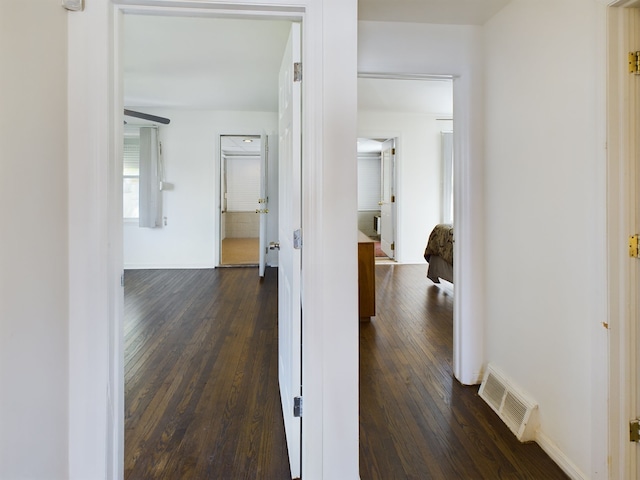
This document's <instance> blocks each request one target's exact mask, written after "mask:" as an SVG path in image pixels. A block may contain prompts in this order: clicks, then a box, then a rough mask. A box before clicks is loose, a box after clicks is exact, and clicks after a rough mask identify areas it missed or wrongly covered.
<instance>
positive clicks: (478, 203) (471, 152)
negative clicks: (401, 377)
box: [358, 22, 484, 384]
mask: <svg viewBox="0 0 640 480" xmlns="http://www.w3.org/2000/svg"><path fill="white" fill-rule="evenodd" d="M482 45H483V39H482V27H477V26H464V25H429V24H416V23H406V22H403V23H391V22H358V71H359V72H369V73H395V74H407V73H411V74H431V75H433V74H438V75H452V76H453V77H454V79H453V100H454V101H453V118H454V122H453V123H454V126H453V130H454V132H455V135H454V150H455V152H456V154H455V159H454V163H455V165H454V170H455V172H456V188H455V212H454V218H455V225H456V227H455V228H456V243H455V245H454V256H455V258H456V261H455V263H454V275H455V278H456V295H455V299H454V302H455V305H454V358H453V369H454V374H455V376H456V378H457V379H458V380H460V381H461V382H462V383H464V384H475V383H479V381H480V379H481V376H482V369H483V359H484V354H483V346H484V342H483V338H482V336H483V332H484V318H483V315H484V291H483V288H484V287H483V285H484V265H483V263H484V246H483V242H484V234H483V232H484V222H483V212H484V190H483V189H484V181H483V175H484V168H483V161H484V146H483V135H484V134H483V125H484V111H483V108H484V107H483V104H484V102H483V95H484V89H483V80H484V75H483V56H482V55H483V52H482Z"/></svg>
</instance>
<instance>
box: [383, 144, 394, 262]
mask: <svg viewBox="0 0 640 480" xmlns="http://www.w3.org/2000/svg"><path fill="white" fill-rule="evenodd" d="M395 144H396V141H395V139H393V138H392V139H390V140H387V141H385V142H384V143H383V144H382V164H381V168H382V175H381V177H382V178H381V182H380V183H381V195H380V197H381V198H380V248H381V249H382V251H383V252H384V254H385V255H386V256H387V257H389V258H392V259H394V258H395V248H396V247H395V236H396V223H395V222H396V194H395V156H396V148H395Z"/></svg>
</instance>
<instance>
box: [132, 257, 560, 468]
mask: <svg viewBox="0 0 640 480" xmlns="http://www.w3.org/2000/svg"><path fill="white" fill-rule="evenodd" d="M376 277H377V279H376V281H377V316H376V317H374V318H373V319H372V321H371V322H370V323H362V324H361V325H360V332H361V335H360V477H361V478H362V480H377V479H379V480H393V479H398V480H400V479H447V480H450V479H473V480H478V479H487V480H489V479H491V480H493V479H523V480H524V479H535V480H538V479H539V480H543V479H544V480H552V479H564V478H567V477H566V476H565V475H564V474H563V473H562V472H561V470H560V469H559V468H558V467H557V466H556V465H555V464H554V463H553V462H552V461H551V460H550V459H549V458H548V457H547V456H546V455H545V454H544V452H542V450H541V449H540V448H539V447H538V446H537V445H536V444H527V445H522V444H520V443H519V442H518V441H517V440H516V439H515V437H514V436H513V434H512V433H511V432H510V431H509V430H508V429H507V427H506V426H504V424H502V422H501V421H500V420H498V418H497V417H496V415H495V414H494V413H493V412H492V411H491V410H490V409H489V407H488V406H486V404H485V403H484V402H483V401H482V400H481V399H480V398H479V397H478V396H477V387H464V386H462V385H460V384H459V383H458V382H457V381H455V380H453V376H452V370H451V358H452V352H451V345H452V322H451V317H452V309H453V289H452V287H451V286H447V284H443V286H441V287H438V286H435V285H433V284H432V283H431V282H430V281H429V280H428V279H427V278H426V270H425V267H424V266H415V265H377V266H376ZM276 290H277V274H276V271H275V270H274V269H267V275H266V278H265V280H264V281H263V282H260V281H259V280H258V278H257V271H256V269H252V268H239V269H234V268H227V269H216V270H147V271H143V270H138V271H134V270H132V271H127V272H126V274H125V316H126V321H125V344H126V345H125V357H126V358H125V362H126V364H125V369H126V371H125V382H126V388H125V396H126V398H125V406H126V412H125V478H126V479H127V480H138V479H140V480H142V479H144V480H147V479H175V480H177V479H198V480H200V479H203V480H204V479H224V480H235V479H268V480H272V479H273V480H280V479H282V480H286V479H289V478H291V477H290V473H289V470H288V459H287V451H286V443H285V438H284V428H283V420H282V412H281V407H280V398H279V393H278V383H277V351H276V350H277V326H276V318H277V312H276V309H277V292H276ZM354 321H357V319H356V320H354Z"/></svg>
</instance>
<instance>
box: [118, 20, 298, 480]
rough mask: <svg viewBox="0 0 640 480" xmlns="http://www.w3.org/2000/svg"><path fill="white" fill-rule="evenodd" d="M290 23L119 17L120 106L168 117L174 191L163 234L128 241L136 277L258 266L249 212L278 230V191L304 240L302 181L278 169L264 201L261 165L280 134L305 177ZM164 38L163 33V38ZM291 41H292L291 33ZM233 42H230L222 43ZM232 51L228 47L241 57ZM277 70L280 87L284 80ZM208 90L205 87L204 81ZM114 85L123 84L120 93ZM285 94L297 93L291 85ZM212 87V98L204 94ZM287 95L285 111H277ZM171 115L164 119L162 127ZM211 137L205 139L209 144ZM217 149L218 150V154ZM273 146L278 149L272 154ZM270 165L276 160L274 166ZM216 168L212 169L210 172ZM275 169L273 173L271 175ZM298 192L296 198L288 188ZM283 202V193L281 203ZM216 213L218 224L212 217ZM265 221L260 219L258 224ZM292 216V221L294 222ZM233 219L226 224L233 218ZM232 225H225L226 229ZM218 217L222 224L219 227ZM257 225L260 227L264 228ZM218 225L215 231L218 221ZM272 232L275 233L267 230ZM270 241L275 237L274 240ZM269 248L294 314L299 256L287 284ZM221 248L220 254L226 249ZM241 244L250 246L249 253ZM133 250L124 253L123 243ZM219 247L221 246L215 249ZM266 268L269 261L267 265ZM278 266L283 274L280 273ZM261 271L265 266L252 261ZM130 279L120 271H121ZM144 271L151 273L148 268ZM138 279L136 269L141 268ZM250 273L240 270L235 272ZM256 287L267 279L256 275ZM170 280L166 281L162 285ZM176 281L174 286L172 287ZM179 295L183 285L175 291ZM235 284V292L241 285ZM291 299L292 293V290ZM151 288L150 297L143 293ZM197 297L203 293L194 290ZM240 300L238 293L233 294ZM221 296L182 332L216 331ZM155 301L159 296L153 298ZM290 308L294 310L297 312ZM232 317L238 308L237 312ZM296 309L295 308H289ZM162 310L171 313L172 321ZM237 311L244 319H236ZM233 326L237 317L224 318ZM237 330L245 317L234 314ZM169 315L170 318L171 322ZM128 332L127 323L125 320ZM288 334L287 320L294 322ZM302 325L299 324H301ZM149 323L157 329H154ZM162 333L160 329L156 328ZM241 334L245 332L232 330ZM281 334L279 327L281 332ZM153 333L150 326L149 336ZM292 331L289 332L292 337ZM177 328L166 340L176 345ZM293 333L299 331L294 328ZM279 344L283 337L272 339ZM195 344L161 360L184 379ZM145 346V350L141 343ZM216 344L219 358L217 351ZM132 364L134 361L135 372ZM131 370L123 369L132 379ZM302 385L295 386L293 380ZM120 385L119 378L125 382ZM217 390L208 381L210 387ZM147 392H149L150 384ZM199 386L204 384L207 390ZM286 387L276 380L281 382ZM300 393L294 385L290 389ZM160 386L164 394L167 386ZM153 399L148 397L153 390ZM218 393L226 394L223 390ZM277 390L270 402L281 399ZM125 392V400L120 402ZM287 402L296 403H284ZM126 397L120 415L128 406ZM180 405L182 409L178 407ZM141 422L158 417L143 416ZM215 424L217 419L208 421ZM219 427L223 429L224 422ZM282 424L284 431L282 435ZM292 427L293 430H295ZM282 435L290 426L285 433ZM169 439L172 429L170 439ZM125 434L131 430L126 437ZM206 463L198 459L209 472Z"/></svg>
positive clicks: (129, 456)
mask: <svg viewBox="0 0 640 480" xmlns="http://www.w3.org/2000/svg"><path fill="white" fill-rule="evenodd" d="M286 18H287V19H286V20H284V19H274V18H273V17H272V18H269V19H256V18H251V19H249V18H247V19H239V18H214V17H201V16H184V17H183V16H175V17H174V16H156V15H142V14H125V15H123V16H122V17H121V21H122V24H123V28H122V31H123V38H122V44H123V45H117V47H121V46H123V47H124V48H117V50H122V51H123V52H124V55H123V65H122V67H123V68H122V72H123V73H122V77H123V78H122V80H123V82H122V83H123V85H124V88H123V91H122V92H121V93H122V96H123V103H124V107H125V108H129V107H135V108H136V111H144V112H148V113H150V114H155V115H167V116H170V117H171V124H170V125H167V126H166V127H162V128H163V160H164V163H163V164H164V166H165V167H166V176H167V178H170V179H171V183H172V188H171V189H170V191H164V190H163V191H161V192H160V195H161V196H163V200H165V202H163V204H162V205H163V209H164V211H163V213H162V215H163V218H167V219H168V222H165V223H164V225H162V228H155V229H148V230H145V231H138V230H136V231H135V232H134V234H135V235H138V236H142V235H144V236H145V238H144V242H143V243H144V249H140V255H146V257H145V258H152V257H153V258H152V260H151V261H149V262H147V263H142V262H138V265H152V267H151V268H153V269H156V270H162V269H167V270H169V269H171V270H172V272H170V273H176V272H173V270H180V271H181V272H182V271H187V272H190V271H193V270H194V269H197V270H198V272H201V271H202V270H205V269H207V270H209V271H210V273H211V272H212V271H211V269H213V268H215V267H217V266H220V265H221V264H223V263H224V264H225V265H232V264H233V265H242V264H245V265H255V266H257V265H258V263H259V258H260V255H259V252H260V253H261V252H263V251H264V249H259V248H257V241H256V240H257V238H262V236H261V235H260V233H262V232H263V231H266V224H264V228H263V223H262V222H260V221H256V220H257V219H256V218H255V217H256V216H257V215H258V212H256V209H257V206H259V205H261V206H263V207H264V210H266V211H267V212H268V208H269V204H268V201H269V200H268V197H269V196H270V197H272V198H271V201H272V203H271V205H272V206H273V207H272V215H273V217H274V219H276V218H277V217H278V216H279V217H280V219H282V218H283V212H282V211H281V209H280V208H279V206H278V205H279V204H278V196H279V195H278V193H279V192H278V188H280V189H282V188H284V187H287V186H288V188H289V190H292V189H293V190H295V191H294V194H289V195H287V196H286V197H285V198H286V200H287V202H286V203H285V202H283V203H282V204H280V205H285V206H286V208H287V209H291V208H292V206H293V205H294V204H296V202H297V204H298V208H297V209H296V210H295V212H289V210H287V211H286V212H284V216H285V217H286V218H288V219H290V220H291V222H290V224H287V226H288V227H289V226H291V227H292V231H295V229H297V230H298V231H300V228H301V227H300V223H301V219H302V213H301V209H300V208H299V205H300V204H301V192H302V187H301V185H300V182H301V178H302V177H301V175H300V174H298V175H291V171H292V168H283V169H282V170H283V171H284V172H285V173H287V174H289V175H291V177H285V179H284V181H281V179H278V180H279V182H278V183H277V184H274V185H273V188H272V190H271V191H270V195H267V194H265V182H263V181H262V180H263V178H264V177H265V175H264V173H265V172H266V168H265V166H264V165H263V162H265V161H266V160H265V159H266V158H267V155H266V154H265V147H266V144H267V142H266V138H268V135H272V136H278V133H279V132H281V131H286V132H288V136H289V137H287V138H288V140H287V139H285V140H282V138H283V137H284V136H283V135H280V137H281V139H280V144H281V145H283V147H282V148H281V149H279V148H274V151H276V152H277V151H280V152H282V153H281V154H280V156H279V157H280V161H283V159H284V158H285V157H286V158H287V159H288V164H287V165H288V166H290V167H292V166H295V167H296V168H297V169H298V171H299V170H300V168H301V158H302V149H301V144H302V141H301V139H302V130H301V125H302V120H301V115H302V108H301V104H302V102H301V95H300V91H301V87H300V84H299V83H300V82H299V81H296V82H298V84H297V85H294V86H293V87H289V90H294V91H295V92H296V94H297V97H296V98H293V99H292V98H291V96H292V94H289V96H288V97H287V96H286V94H283V93H282V92H283V90H286V88H284V87H281V85H284V81H285V80H291V79H293V75H292V71H293V69H294V64H295V61H297V62H299V56H300V50H301V44H302V41H301V37H300V23H299V22H296V21H294V20H292V18H291V15H289V16H287V17H286ZM166 32H171V35H167V33H166ZM292 32H295V35H294V34H293V33H292ZM230 39H234V41H232V42H230V41H229V40H230ZM230 45H234V48H237V49H238V50H237V51H232V50H233V49H232V48H231V47H230ZM292 45H293V50H294V53H295V54H297V56H298V60H292V58H294V57H293V54H292V52H291V51H292ZM248 51H252V52H253V54H252V55H255V58H253V57H252V58H249V57H248V56H247V52H248ZM202 58H207V59H208V61H207V62H202ZM222 62H224V64H225V66H226V68H224V69H221V68H220V64H221V63H222ZM176 65H179V71H180V74H179V75H177V74H176V73H175V71H176ZM283 69H284V72H285V73H286V75H287V76H286V77H285V78H284V80H283ZM202 80H204V81H202ZM116 83H119V82H116ZM289 83H293V81H292V82H289ZM212 85H216V86H217V88H211V86H212ZM283 95H285V96H284V100H283ZM282 104H284V105H287V106H288V108H289V110H290V112H289V116H288V117H286V116H283V115H282V114H281V110H282V107H281V106H282ZM169 113H170V114H171V115H169ZM283 118H285V119H287V118H289V123H287V124H285V125H284V127H286V128H284V129H283V125H282V122H283ZM225 131H226V132H228V131H232V132H233V131H235V132H256V131H264V132H265V133H264V134H263V135H242V136H241V135H224V134H222V133H221V132H225ZM212 132H213V134H212ZM218 141H219V143H218ZM276 143H278V142H276ZM216 146H218V151H219V152H220V155H219V157H218V158H219V160H220V163H219V164H217V163H215V162H212V161H211V152H215V151H216ZM273 158H274V161H275V159H276V158H277V157H276V155H274V157H273ZM214 165H215V166H214ZM275 167H276V168H274V169H272V171H274V172H275V173H278V169H277V163H276V165H275ZM294 183H295V184H296V185H295V186H293V185H292V184H294ZM288 193H290V192H288ZM216 209H218V212H220V213H219V215H217V213H218V212H216ZM265 213H266V212H265ZM294 213H297V214H298V216H299V218H293V217H294ZM230 214H231V215H230ZM229 216H232V217H237V218H226V217H229ZM222 217H225V218H222ZM262 218H264V216H262ZM217 219H219V221H216V220H217ZM278 223H280V224H281V223H282V222H277V221H274V222H273V224H274V225H276V228H277V225H278ZM277 234H278V232H277V230H276V233H275V235H277ZM226 238H239V239H243V240H245V241H246V240H248V241H249V243H250V244H251V247H250V248H248V247H247V246H246V245H245V248H242V249H241V250H242V252H241V253H243V254H246V253H247V252H246V250H250V251H251V253H252V254H254V256H253V257H252V258H247V256H243V257H241V258H235V259H233V258H232V259H231V260H229V259H226V255H227V253H231V252H227V251H226V250H227V249H226V248H224V246H222V243H223V240H225V239H226ZM272 240H274V243H276V244H278V245H282V248H280V251H279V252H272V253H278V257H275V258H276V261H275V262H273V263H272V266H277V267H278V269H279V270H278V275H277V280H278V281H279V280H280V279H282V278H284V277H286V278H287V279H288V280H289V285H292V288H289V289H287V292H289V297H288V298H289V299H290V303H291V305H290V306H291V308H290V309H289V310H291V311H293V312H295V311H296V310H297V311H298V314H299V313H300V301H301V300H300V289H299V285H300V275H301V268H300V261H299V259H300V250H299V248H298V247H292V248H290V249H289V250H290V251H291V253H290V256H292V257H295V258H297V259H298V262H297V265H298V268H295V266H296V264H295V263H292V266H291V267H290V269H289V270H288V271H289V272H290V275H288V276H286V275H285V273H283V272H284V270H285V269H284V268H283V264H284V260H283V257H285V255H286V253H287V249H286V244H285V242H280V243H278V242H277V237H275V238H272ZM225 243H226V242H225ZM245 243H246V242H245ZM129 244H130V243H129ZM217 244H218V245H217ZM123 246H124V250H125V258H126V256H127V252H126V250H127V248H128V244H127V242H126V241H123ZM272 258H273V257H272ZM278 258H279V259H280V260H281V263H280V264H279V263H278V261H277V260H278ZM260 263H261V264H262V259H260ZM125 268H126V265H125ZM147 268H149V267H147ZM138 269H139V270H143V269H144V267H138ZM242 270H243V273H246V270H245V269H242ZM259 270H260V269H256V274H255V281H256V284H260V285H267V284H270V283H271V284H273V280H270V281H264V282H262V281H260V280H259V274H258V271H259ZM234 272H237V270H233V269H227V270H225V271H224V273H220V274H215V275H216V278H218V277H219V278H229V277H233V276H234V275H236V276H237V275H239V274H238V273H234ZM260 275H264V272H263V273H261V274H260ZM169 276H171V275H169ZM267 276H268V277H271V278H272V279H273V278H274V277H275V275H274V274H273V272H270V275H267ZM172 278H173V277H172ZM177 283H180V282H177ZM241 283H242V282H240V284H241ZM158 286H159V287H166V286H167V285H162V282H159V283H158ZM178 286H179V285H176V288H174V289H171V290H170V292H169V294H170V295H178V294H177V293H176V292H178V291H179V290H180V289H179V288H177V287H178ZM294 287H298V288H294ZM149 288H150V287H149ZM197 289H202V285H201V284H199V285H198V286H197ZM238 289H239V290H242V285H240V286H239V287H238ZM281 290H282V289H281V288H280V287H279V286H278V288H277V292H278V297H279V299H278V301H277V302H276V303H277V305H278V307H277V310H278V311H277V314H278V316H279V317H281V316H282V315H283V313H282V312H284V311H285V310H286V309H285V306H286V303H285V302H283V301H282V299H281V298H280V292H281ZM220 291H221V287H220V286H218V288H215V285H212V286H211V289H207V290H204V291H202V292H201V294H202V297H204V299H205V306H204V307H205V310H203V311H204V312H205V313H204V314H202V312H201V314H197V315H191V316H190V317H189V318H183V314H185V315H186V314H187V313H188V310H185V311H181V312H179V313H180V315H179V320H181V321H183V320H184V321H185V322H187V323H196V324H200V323H201V322H204V324H206V325H210V324H215V323H216V322H214V321H209V320H211V319H210V318H209V317H208V315H209V310H206V307H207V306H208V305H209V304H212V305H213V304H214V303H215V302H214V301H213V300H212V299H213V298H214V297H215V296H216V295H217V294H219V292H220ZM159 295H160V296H163V294H162V293H159ZM175 300H176V301H175V302H170V305H172V306H175V305H177V304H179V302H178V299H177V298H176V299H175ZM296 304H297V305H296ZM236 306H237V305H236ZM296 307H297V308H296ZM169 310H170V309H169ZM239 310H243V309H239ZM230 312H231V315H232V316H233V309H232V310H230ZM237 313H238V315H239V317H238V318H240V315H241V313H242V312H240V311H239V312H237ZM167 315H169V313H168V312H167ZM125 321H126V319H125ZM291 321H292V322H294V323H295V318H293V319H291ZM300 321H301V319H300V318H299V317H298V323H299V322H300ZM152 323H153V322H152ZM159 323H162V321H160V322H159ZM236 323H239V324H241V325H243V326H244V323H243V322H241V321H236ZM281 323H282V322H280V323H279V324H281ZM155 326H157V325H154V327H155ZM122 330H123V332H124V333H123V336H124V335H126V332H127V330H128V326H127V325H126V323H125V325H124V328H122ZM294 330H295V328H292V331H294ZM180 331H182V329H181V328H176V329H174V330H172V332H173V333H175V334H176V335H177V336H178V337H179V336H180V333H179V332H180ZM297 331H298V332H300V331H301V328H300V325H299V324H298V326H297ZM280 337H281V339H282V335H280ZM201 338H202V337H200V336H197V335H196V336H194V337H193V338H190V339H187V340H186V345H185V344H184V342H185V339H182V340H181V342H182V344H180V342H179V345H178V346H176V347H171V348H169V352H168V353H167V355H178V356H179V357H180V359H181V361H183V363H184V365H187V366H189V367H191V366H192V365H193V364H194V362H196V360H195V358H196V357H195V356H194V357H193V358H194V360H193V361H184V357H185V356H189V355H198V353H197V352H198V350H199V349H201V348H203V346H202V345H200V344H199V342H200V339H201ZM124 340H125V342H124V343H125V345H127V347H128V346H129V345H130V344H131V343H132V342H128V341H127V338H126V336H125V339H124ZM285 340H289V341H290V344H291V345H289V348H293V347H292V345H298V349H299V348H300V343H301V337H300V335H298V336H297V340H296V337H295V335H289V336H288V337H287V338H286V339H285ZM143 341H145V342H147V341H148V339H147V338H146V337H145V339H144V340H143ZM222 342H223V340H221V344H220V345H219V348H223V347H224V345H222ZM284 343H285V342H284V341H281V342H280V344H279V348H278V349H277V351H278V353H279V354H281V355H282V352H284V351H285V348H283V346H284ZM129 353H130V351H127V350H126V349H125V352H124V359H122V358H121V359H120V361H122V362H124V367H125V370H127V369H129V366H130V365H129V364H128V363H127V362H129V358H132V357H133V355H129ZM148 360H149V358H148V357H143V358H141V359H139V365H137V368H138V367H140V368H142V364H143V363H145V362H146V363H149V361H148ZM289 360H290V362H289V363H290V364H291V365H289V366H290V367H291V369H292V370H296V371H298V372H301V368H300V363H301V356H300V354H298V355H297V356H296V355H294V354H291V355H290V358H289ZM135 361H136V362H137V361H138V360H135ZM277 365H279V366H280V367H282V365H286V363H285V362H283V361H282V359H280V361H279V362H277ZM129 370H130V369H129ZM300 376H301V373H300V375H298V377H300ZM124 381H125V383H126V376H125V378H124ZM214 381H215V378H212V379H211V382H214ZM151 383H154V382H151ZM206 383H207V382H204V384H206ZM281 384H282V377H281ZM297 384H298V386H300V385H299V384H300V379H299V378H298V380H297ZM162 385H163V383H162V382H160V383H158V382H157V379H156V381H155V383H154V384H153V385H149V390H148V391H147V390H145V392H147V393H145V395H147V394H148V395H152V394H154V392H155V394H157V395H161V394H162V392H158V391H157V387H158V386H160V389H161V388H163V387H162ZM171 385H172V387H171V389H172V393H173V392H174V389H175V393H177V394H179V395H180V394H181V390H183V387H182V386H181V385H180V384H179V383H176V382H174V383H171ZM165 386H166V385H165ZM152 387H153V388H156V390H154V389H153V388H152ZM190 389H191V386H189V387H188V388H187V389H186V391H185V392H184V396H185V401H187V400H186V397H187V396H190V395H191V394H192V393H193V392H192V391H191V390H190ZM221 389H222V390H223V391H229V390H228V389H224V388H221ZM277 390H278V389H277V388H276V394H277ZM126 391H127V388H125V392H126ZM291 398H292V399H293V396H292V397H291ZM127 401H128V400H127V397H126V394H125V404H126V403H127ZM180 402H181V401H178V403H180ZM137 406H138V405H136V404H135V402H132V403H129V404H128V405H126V409H127V410H126V411H127V415H126V416H125V418H126V419H127V421H131V419H132V418H133V419H135V415H130V410H129V409H130V408H131V409H133V408H134V407H137ZM282 413H283V415H284V416H285V421H286V420H287V419H288V416H293V409H289V408H286V409H283V411H282ZM147 415H148V416H151V415H154V414H153V413H151V412H147ZM214 420H215V419H214ZM221 421H222V420H221ZM281 424H282V422H280V425H281ZM298 424H299V419H298ZM285 425H286V423H285ZM163 427H164V425H156V426H155V427H154V428H155V429H156V430H158V429H162V428H163ZM169 427H171V428H173V425H168V426H167V428H169ZM124 430H125V431H128V430H129V425H127V426H126V428H125V429H124ZM290 434H291V431H290V430H287V435H286V437H287V441H288V442H289V451H291V445H292V444H294V445H295V444H297V445H298V449H297V450H298V454H297V455H296V454H292V455H289V458H291V459H292V462H291V465H290V467H291V469H292V474H293V475H295V476H299V470H300V460H299V458H300V454H299V450H300V447H299V445H300V442H301V438H300V428H298V434H297V436H296V435H290ZM148 447H149V449H147V450H146V452H147V455H149V454H153V451H154V449H153V447H151V446H148ZM124 453H125V454H124V457H125V463H126V462H131V461H133V462H135V461H137V459H138V458H139V455H142V453H140V451H135V452H134V451H130V450H129V447H128V446H127V447H126V448H125V452H124ZM206 461H207V459H206V458H205V463H206Z"/></svg>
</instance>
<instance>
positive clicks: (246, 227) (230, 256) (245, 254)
mask: <svg viewBox="0 0 640 480" xmlns="http://www.w3.org/2000/svg"><path fill="white" fill-rule="evenodd" d="M260 151H261V138H260V136H259V135H221V136H220V206H221V208H220V229H219V232H220V239H219V240H220V266H223V267H229V266H257V265H258V261H259V259H260V211H259V210H260V209H259V208H258V206H259V199H260V181H261V180H260V179H261V174H260V163H261V162H260Z"/></svg>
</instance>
